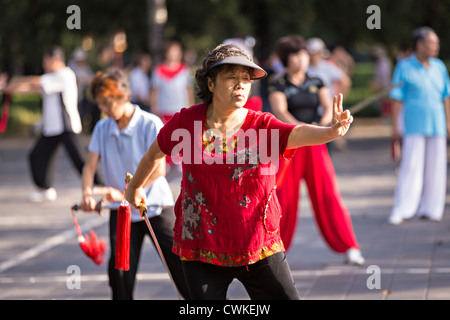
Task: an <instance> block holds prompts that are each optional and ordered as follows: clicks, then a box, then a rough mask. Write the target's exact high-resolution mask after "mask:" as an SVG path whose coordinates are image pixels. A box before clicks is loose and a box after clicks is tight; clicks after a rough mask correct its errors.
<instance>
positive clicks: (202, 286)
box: [181, 252, 300, 300]
mask: <svg viewBox="0 0 450 320" xmlns="http://www.w3.org/2000/svg"><path fill="white" fill-rule="evenodd" d="M181 264H182V266H183V272H184V274H185V276H186V281H187V283H188V287H189V293H190V295H191V298H192V299H195V300H224V299H226V295H227V290H228V286H229V285H230V283H231V282H232V281H233V279H238V280H239V281H240V282H241V283H242V284H243V285H244V287H245V290H247V293H248V295H249V296H250V299H252V300H299V299H300V297H299V295H298V291H297V289H296V288H295V284H294V279H293V278H292V274H291V270H290V269H289V265H288V263H287V260H286V255H285V254H284V252H279V253H276V254H274V255H271V256H270V257H267V258H265V259H263V260H260V261H258V262H256V263H254V264H251V265H248V266H243V267H221V266H217V265H213V264H209V263H204V262H200V261H182V262H181Z"/></svg>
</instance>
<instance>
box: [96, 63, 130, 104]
mask: <svg viewBox="0 0 450 320" xmlns="http://www.w3.org/2000/svg"><path fill="white" fill-rule="evenodd" d="M90 89H91V95H92V98H93V99H96V97H97V96H99V95H102V96H104V97H107V96H109V97H113V98H116V99H124V98H127V97H129V95H130V83H129V82H128V77H127V75H126V74H125V73H124V72H123V71H122V70H120V69H118V68H110V69H108V70H106V71H104V72H103V71H99V72H97V74H96V75H95V77H94V79H93V80H92V82H91V87H90Z"/></svg>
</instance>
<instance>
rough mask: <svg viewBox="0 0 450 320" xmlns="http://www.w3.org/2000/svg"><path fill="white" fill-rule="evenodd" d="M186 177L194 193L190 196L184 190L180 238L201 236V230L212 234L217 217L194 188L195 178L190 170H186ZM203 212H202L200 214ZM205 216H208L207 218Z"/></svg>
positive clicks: (199, 192) (200, 193)
mask: <svg viewBox="0 0 450 320" xmlns="http://www.w3.org/2000/svg"><path fill="white" fill-rule="evenodd" d="M185 176H186V179H187V181H188V182H189V183H190V184H191V185H192V190H193V191H194V195H193V196H192V197H191V196H190V195H189V194H188V193H187V191H186V190H184V194H183V200H182V203H181V205H182V208H183V228H182V234H181V238H182V239H183V240H187V239H191V240H194V238H198V239H201V238H203V232H205V231H206V232H208V233H210V234H214V226H215V225H216V223H217V217H214V216H213V213H212V212H211V211H209V209H208V208H207V207H208V206H209V203H208V201H207V200H206V199H205V197H204V196H203V193H202V192H201V191H200V190H195V188H194V185H195V180H194V178H193V177H192V174H191V173H190V172H186V175H185ZM202 212H204V214H202ZM205 217H209V218H210V219H209V220H207V219H206V218H205Z"/></svg>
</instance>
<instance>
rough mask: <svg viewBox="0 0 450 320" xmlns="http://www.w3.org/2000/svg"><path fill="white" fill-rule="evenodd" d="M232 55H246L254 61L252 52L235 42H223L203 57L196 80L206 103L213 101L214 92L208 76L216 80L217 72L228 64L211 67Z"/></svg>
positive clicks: (199, 96) (200, 94) (201, 97)
mask: <svg viewBox="0 0 450 320" xmlns="http://www.w3.org/2000/svg"><path fill="white" fill-rule="evenodd" d="M232 56H244V57H245V58H247V59H248V60H250V61H252V62H253V57H252V56H251V54H249V53H248V52H246V51H245V50H242V49H241V48H239V47H238V46H235V45H233V44H227V45H224V44H221V45H218V46H217V47H216V48H215V49H214V50H212V51H211V52H209V53H208V55H207V56H206V57H205V58H204V59H203V62H202V66H201V67H199V68H198V69H197V71H196V72H195V82H196V83H197V86H198V88H199V90H198V91H197V97H198V98H199V99H201V100H202V101H203V102H204V103H205V104H210V103H211V102H212V93H211V91H209V88H208V78H210V79H211V80H212V81H213V82H215V81H216V76H217V74H218V73H219V72H220V71H221V70H222V69H223V68H224V67H225V66H226V65H219V66H217V67H214V68H212V69H211V70H210V67H211V66H212V65H213V64H215V63H216V62H218V61H221V60H223V59H225V58H228V57H232Z"/></svg>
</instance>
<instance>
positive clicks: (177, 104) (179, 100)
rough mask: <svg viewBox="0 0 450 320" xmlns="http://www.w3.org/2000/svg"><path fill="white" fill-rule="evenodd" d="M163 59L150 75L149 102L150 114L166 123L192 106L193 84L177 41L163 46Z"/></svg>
mask: <svg viewBox="0 0 450 320" xmlns="http://www.w3.org/2000/svg"><path fill="white" fill-rule="evenodd" d="M163 59H164V61H163V62H162V63H160V64H158V65H157V66H156V67H155V70H154V72H153V75H152V82H151V97H150V99H151V100H150V101H151V108H152V109H151V110H152V112H153V113H154V114H156V115H158V116H159V117H160V118H161V119H162V120H163V122H164V123H166V122H167V121H168V120H169V119H170V118H171V117H172V116H173V115H174V114H175V113H177V112H178V111H180V110H181V108H187V107H188V106H190V105H192V104H194V84H193V80H192V76H191V73H190V71H189V68H188V66H187V65H186V64H184V63H183V50H182V46H181V43H180V42H179V41H175V40H171V41H167V42H166V43H165V44H164V48H163Z"/></svg>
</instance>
